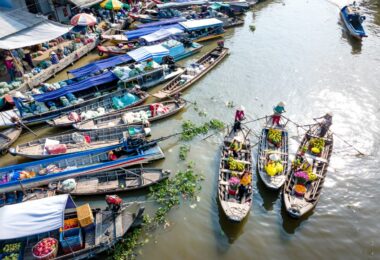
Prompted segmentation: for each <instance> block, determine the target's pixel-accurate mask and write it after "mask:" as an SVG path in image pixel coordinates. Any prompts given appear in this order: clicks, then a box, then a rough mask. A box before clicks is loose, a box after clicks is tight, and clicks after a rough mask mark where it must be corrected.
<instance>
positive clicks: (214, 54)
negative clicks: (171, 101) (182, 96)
mask: <svg viewBox="0 0 380 260" xmlns="http://www.w3.org/2000/svg"><path fill="white" fill-rule="evenodd" d="M227 54H228V48H225V47H217V48H215V49H213V50H212V51H210V52H209V53H207V54H206V55H204V56H203V57H201V58H200V59H199V60H197V61H196V62H195V64H197V65H198V66H197V67H198V68H197V69H196V70H194V69H193V68H191V67H193V66H190V67H188V68H186V69H185V71H184V73H183V74H181V75H179V76H177V77H175V78H174V79H173V80H171V81H170V82H169V83H168V84H166V85H165V86H164V87H163V89H162V90H160V91H159V92H157V93H155V94H153V96H154V97H156V98H158V99H164V98H168V97H170V96H173V95H175V94H177V93H179V92H181V91H183V90H185V89H187V88H188V87H190V86H191V85H193V84H194V83H195V82H197V81H198V80H199V79H200V78H202V77H203V76H204V75H206V74H207V72H209V71H210V70H211V69H213V68H214V67H215V66H216V65H217V64H218V63H220V62H221V61H222V60H223V59H224V58H225V57H226V56H227Z"/></svg>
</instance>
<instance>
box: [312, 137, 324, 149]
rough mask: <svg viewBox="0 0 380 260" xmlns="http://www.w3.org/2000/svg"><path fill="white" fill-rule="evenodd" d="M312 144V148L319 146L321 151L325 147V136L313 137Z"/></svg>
mask: <svg viewBox="0 0 380 260" xmlns="http://www.w3.org/2000/svg"><path fill="white" fill-rule="evenodd" d="M310 146H311V148H317V149H318V150H319V151H322V150H323V148H324V147H325V140H324V139H323V138H311V139H310Z"/></svg>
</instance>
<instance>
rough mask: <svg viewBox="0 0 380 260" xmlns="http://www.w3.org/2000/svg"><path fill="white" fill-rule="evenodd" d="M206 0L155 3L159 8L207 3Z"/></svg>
mask: <svg viewBox="0 0 380 260" xmlns="http://www.w3.org/2000/svg"><path fill="white" fill-rule="evenodd" d="M207 2H208V1H206V0H201V1H193V0H190V1H174V2H169V3H163V4H157V7H158V8H160V9H164V8H172V7H174V8H175V7H184V6H189V5H204V4H207Z"/></svg>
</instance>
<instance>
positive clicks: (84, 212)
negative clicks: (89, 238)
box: [77, 203, 94, 227]
mask: <svg viewBox="0 0 380 260" xmlns="http://www.w3.org/2000/svg"><path fill="white" fill-rule="evenodd" d="M77 214H78V220H79V224H80V226H81V227H87V226H88V225H91V224H93V223H94V215H93V214H92V210H91V208H90V205H89V204H88V203H87V204H84V205H82V206H80V207H77Z"/></svg>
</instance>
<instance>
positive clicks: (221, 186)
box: [218, 127, 253, 222]
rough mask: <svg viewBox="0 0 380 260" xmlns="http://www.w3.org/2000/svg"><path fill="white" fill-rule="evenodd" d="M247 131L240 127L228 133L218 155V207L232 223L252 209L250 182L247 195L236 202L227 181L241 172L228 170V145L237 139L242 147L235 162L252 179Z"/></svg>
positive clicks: (241, 218) (235, 197)
mask: <svg viewBox="0 0 380 260" xmlns="http://www.w3.org/2000/svg"><path fill="white" fill-rule="evenodd" d="M248 134H249V130H248V129H247V128H245V127H242V130H238V131H237V132H234V131H233V130H231V131H229V132H228V134H227V135H226V136H225V137H224V142H223V145H222V151H221V154H220V165H219V173H218V176H219V177H218V199H219V202H220V205H221V207H222V209H223V212H224V213H225V215H226V217H227V218H228V219H229V220H230V221H232V222H241V221H242V220H243V219H244V218H245V217H246V216H247V215H248V213H249V211H250V209H251V207H252V194H253V193H252V189H253V187H252V181H251V184H250V186H249V189H248V191H247V193H246V194H245V195H244V196H243V198H242V199H241V200H238V198H237V194H233V193H232V192H230V190H231V188H230V183H229V180H230V179H231V178H233V175H235V174H236V175H237V176H236V177H237V178H240V177H241V175H242V173H243V171H242V172H238V171H235V170H234V171H232V170H230V169H229V165H228V159H229V158H230V156H231V155H230V145H231V143H232V141H233V140H234V138H236V137H237V138H239V139H240V140H241V141H242V143H243V147H242V150H241V151H240V153H241V158H240V159H239V160H237V158H234V159H235V160H237V161H238V162H240V163H243V164H244V167H245V170H247V171H249V172H250V174H251V177H252V164H253V162H252V155H251V143H250V139H249V137H248Z"/></svg>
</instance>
